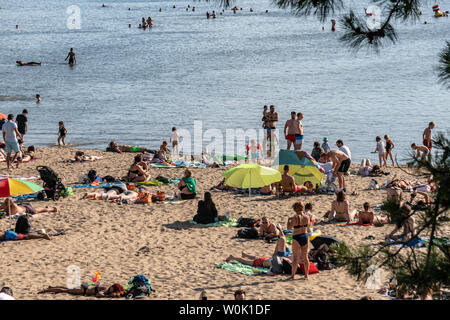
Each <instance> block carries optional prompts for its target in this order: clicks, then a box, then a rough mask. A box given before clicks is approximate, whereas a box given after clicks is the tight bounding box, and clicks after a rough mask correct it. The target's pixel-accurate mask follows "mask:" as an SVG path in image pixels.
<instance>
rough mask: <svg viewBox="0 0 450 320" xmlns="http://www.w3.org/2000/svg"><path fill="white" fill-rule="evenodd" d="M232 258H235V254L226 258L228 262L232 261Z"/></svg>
mask: <svg viewBox="0 0 450 320" xmlns="http://www.w3.org/2000/svg"><path fill="white" fill-rule="evenodd" d="M231 260H233V256H232V255H230V256H229V257H228V258H226V259H225V261H226V262H230V261H231Z"/></svg>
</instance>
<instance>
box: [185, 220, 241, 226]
mask: <svg viewBox="0 0 450 320" xmlns="http://www.w3.org/2000/svg"><path fill="white" fill-rule="evenodd" d="M189 223H192V224H198V225H200V226H204V227H237V225H238V223H237V220H236V219H228V220H224V221H218V222H214V223H208V224H201V223H197V222H195V221H194V220H189Z"/></svg>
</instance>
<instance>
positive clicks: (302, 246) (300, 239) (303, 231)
mask: <svg viewBox="0 0 450 320" xmlns="http://www.w3.org/2000/svg"><path fill="white" fill-rule="evenodd" d="M292 208H293V209H294V211H295V215H294V216H292V217H290V218H289V219H288V222H287V229H288V230H291V229H292V228H294V232H293V234H292V253H293V259H292V274H291V278H290V279H294V277H295V273H296V272H297V268H298V263H299V261H300V258H301V259H302V261H303V265H304V267H305V279H308V274H309V257H308V242H309V238H308V233H307V232H308V231H307V230H308V226H309V217H308V216H307V215H306V214H305V205H304V204H303V202H301V201H299V202H296V203H294V205H293V206H292Z"/></svg>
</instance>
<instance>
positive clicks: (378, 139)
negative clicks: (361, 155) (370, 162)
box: [373, 136, 386, 167]
mask: <svg viewBox="0 0 450 320" xmlns="http://www.w3.org/2000/svg"><path fill="white" fill-rule="evenodd" d="M375 141H376V142H377V147H376V148H375V151H374V152H373V153H376V152H378V160H379V161H380V167H381V166H382V165H383V164H382V162H384V166H386V159H385V157H384V143H383V141H382V140H381V137H380V136H377V137H376V138H375Z"/></svg>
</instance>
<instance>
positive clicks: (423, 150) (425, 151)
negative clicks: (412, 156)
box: [411, 143, 430, 160]
mask: <svg viewBox="0 0 450 320" xmlns="http://www.w3.org/2000/svg"><path fill="white" fill-rule="evenodd" d="M411 148H412V149H413V150H416V151H417V154H416V158H419V156H420V154H422V160H424V159H425V157H426V156H428V154H429V153H430V149H428V148H427V147H426V146H424V145H420V146H418V145H417V144H415V143H413V144H412V145H411Z"/></svg>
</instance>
